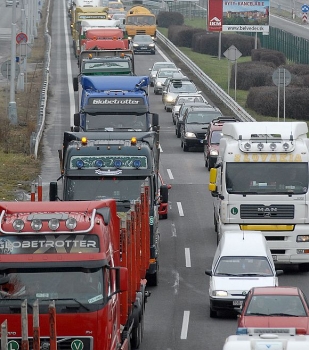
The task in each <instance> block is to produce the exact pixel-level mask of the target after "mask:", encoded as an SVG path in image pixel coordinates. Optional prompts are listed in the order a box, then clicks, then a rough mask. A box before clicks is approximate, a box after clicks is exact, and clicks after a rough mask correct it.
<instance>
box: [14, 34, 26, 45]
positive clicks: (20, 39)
mask: <svg viewBox="0 0 309 350" xmlns="http://www.w3.org/2000/svg"><path fill="white" fill-rule="evenodd" d="M27 42H28V37H27V34H26V33H23V32H21V33H18V34H17V35H16V43H17V44H20V43H27Z"/></svg>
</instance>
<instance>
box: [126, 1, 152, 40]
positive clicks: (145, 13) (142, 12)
mask: <svg viewBox="0 0 309 350" xmlns="http://www.w3.org/2000/svg"><path fill="white" fill-rule="evenodd" d="M125 30H126V34H127V36H128V39H132V38H133V37H134V36H135V35H136V34H148V35H150V36H151V37H152V38H153V39H155V38H156V31H157V20H156V16H155V15H154V14H153V13H152V12H151V11H150V10H148V9H147V8H146V7H144V6H139V5H137V6H133V7H131V8H130V10H129V11H128V12H127V14H126V18H125Z"/></svg>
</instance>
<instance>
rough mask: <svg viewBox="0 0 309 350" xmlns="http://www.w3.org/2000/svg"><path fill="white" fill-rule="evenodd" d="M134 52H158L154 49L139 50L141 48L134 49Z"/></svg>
mask: <svg viewBox="0 0 309 350" xmlns="http://www.w3.org/2000/svg"><path fill="white" fill-rule="evenodd" d="M133 52H134V53H137V52H139V53H141V52H145V53H154V52H156V50H155V49H154V48H152V49H150V48H149V49H148V48H147V49H139V48H133Z"/></svg>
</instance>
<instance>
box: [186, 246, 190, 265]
mask: <svg viewBox="0 0 309 350" xmlns="http://www.w3.org/2000/svg"><path fill="white" fill-rule="evenodd" d="M185 257H186V267H191V256H190V248H185Z"/></svg>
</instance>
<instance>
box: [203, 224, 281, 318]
mask: <svg viewBox="0 0 309 350" xmlns="http://www.w3.org/2000/svg"><path fill="white" fill-rule="evenodd" d="M281 273H283V271H281V270H278V271H276V270H275V264H274V261H273V258H272V256H271V252H270V250H269V248H268V246H267V242H266V239H265V237H264V236H263V234H262V233H261V232H253V231H250V232H249V231H247V232H246V233H245V234H244V232H243V231H240V230H239V231H230V232H226V233H225V234H224V235H223V237H222V239H221V240H220V242H219V244H218V247H217V250H216V253H215V256H214V259H213V263H212V267H211V269H210V270H206V271H205V274H206V275H208V276H210V278H209V304H210V305H209V315H210V317H217V313H218V311H221V310H228V311H234V309H235V308H239V306H241V305H242V303H243V301H244V299H245V296H246V294H247V293H248V291H249V290H250V289H251V288H252V287H258V286H277V285H278V277H277V275H279V274H281Z"/></svg>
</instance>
